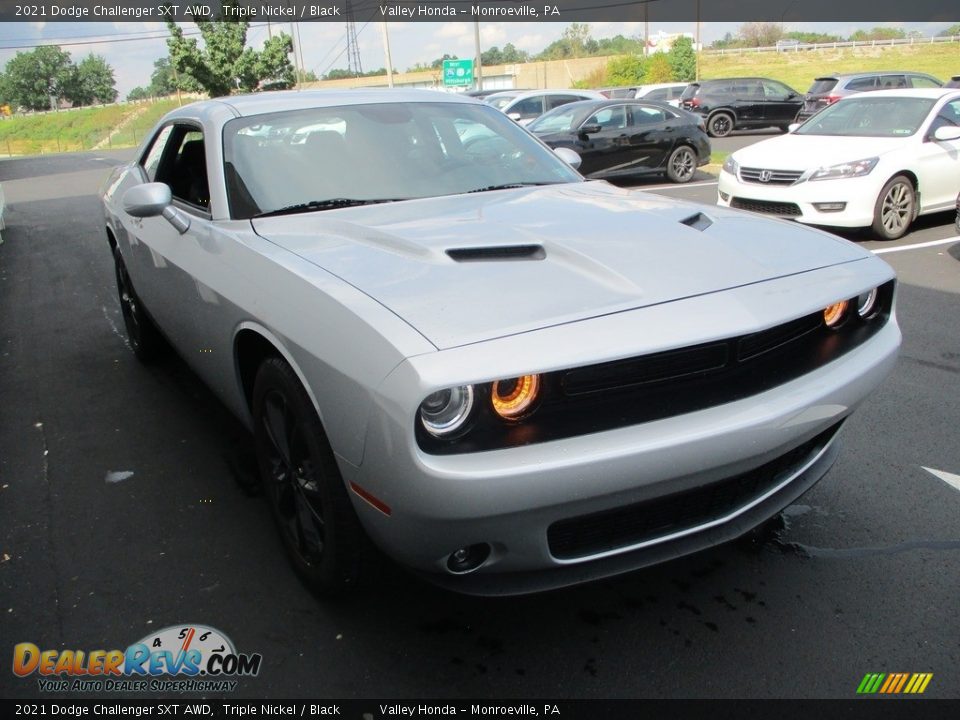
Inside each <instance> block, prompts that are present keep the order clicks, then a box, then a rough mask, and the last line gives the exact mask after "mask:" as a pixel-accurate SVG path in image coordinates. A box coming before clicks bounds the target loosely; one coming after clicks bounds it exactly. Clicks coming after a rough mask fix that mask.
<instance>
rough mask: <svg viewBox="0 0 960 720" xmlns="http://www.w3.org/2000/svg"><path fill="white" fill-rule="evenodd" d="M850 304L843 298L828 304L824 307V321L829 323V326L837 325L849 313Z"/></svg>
mask: <svg viewBox="0 0 960 720" xmlns="http://www.w3.org/2000/svg"><path fill="white" fill-rule="evenodd" d="M848 305H849V303H848V302H847V301H846V300H841V301H840V302H837V303H834V304H833V305H827V307H826V308H824V311H823V321H824V322H825V323H826V324H827V327H829V328H832V327H836V326H837V325H839V324H840V323H841V322H842V321H843V318H844V316H845V315H846V314H847V306H848Z"/></svg>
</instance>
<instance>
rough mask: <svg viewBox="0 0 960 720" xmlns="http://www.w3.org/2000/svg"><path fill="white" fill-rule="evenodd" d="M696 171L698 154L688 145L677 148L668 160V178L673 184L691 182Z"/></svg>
mask: <svg viewBox="0 0 960 720" xmlns="http://www.w3.org/2000/svg"><path fill="white" fill-rule="evenodd" d="M696 171H697V153H696V152H695V151H694V150H693V148H691V147H689V146H687V145H681V146H680V147H678V148H675V149H674V151H673V152H672V153H670V157H668V158H667V177H668V178H670V181H671V182H675V183H685V182H690V181H691V180H692V179H693V176H694V173H696Z"/></svg>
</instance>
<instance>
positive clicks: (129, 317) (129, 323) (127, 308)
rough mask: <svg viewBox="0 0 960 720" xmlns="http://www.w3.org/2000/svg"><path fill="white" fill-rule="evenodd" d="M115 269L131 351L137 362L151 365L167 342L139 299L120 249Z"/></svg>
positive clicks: (114, 258) (116, 252)
mask: <svg viewBox="0 0 960 720" xmlns="http://www.w3.org/2000/svg"><path fill="white" fill-rule="evenodd" d="M113 267H114V272H115V273H116V276H117V293H118V295H119V296H120V312H121V313H122V314H123V325H124V327H125V328H126V330H127V341H128V342H129V343H130V349H131V350H133V354H134V355H136V356H137V360H139V361H140V362H142V363H144V364H148V363H151V362H153V361H154V360H156V359H157V358H158V357H160V356H161V355H162V354H163V351H164V349H165V348H166V341H165V340H164V339H163V335H161V334H160V331H159V330H158V329H157V326H156V325H154V324H153V320H151V319H150V316H149V315H147V312H146V310H145V309H144V306H143V303H142V302H140V298H139V297H137V293H136V291H135V290H134V289H133V283H132V282H131V281H130V274H129V273H128V272H127V266H126V264H125V263H124V262H123V256H122V255H121V254H120V250H119V248H114V249H113Z"/></svg>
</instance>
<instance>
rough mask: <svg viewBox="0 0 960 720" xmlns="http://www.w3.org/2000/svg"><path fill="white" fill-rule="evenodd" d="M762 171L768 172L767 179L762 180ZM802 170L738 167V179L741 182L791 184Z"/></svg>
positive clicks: (798, 177) (797, 178)
mask: <svg viewBox="0 0 960 720" xmlns="http://www.w3.org/2000/svg"><path fill="white" fill-rule="evenodd" d="M763 173H770V175H769V176H768V179H766V180H762V179H761V177H762V176H763ZM801 175H803V171H802V170H767V169H765V168H750V167H742V168H740V179H741V180H743V182H750V183H759V184H761V185H793V184H794V183H795V182H797V180H799V179H800V176H801Z"/></svg>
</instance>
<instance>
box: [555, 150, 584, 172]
mask: <svg viewBox="0 0 960 720" xmlns="http://www.w3.org/2000/svg"><path fill="white" fill-rule="evenodd" d="M553 152H554V154H555V155H556V156H557V157H558V158H560V159H561V160H563V161H564V162H565V163H566V164H567V165H569V166H570V167H572V168H573V169H574V170H576V169H577V168H579V167H580V162H581V159H580V155H579V154H577V152H576V151H574V150H571V149H570V148H565V147H558V148H554V150H553Z"/></svg>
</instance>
